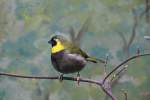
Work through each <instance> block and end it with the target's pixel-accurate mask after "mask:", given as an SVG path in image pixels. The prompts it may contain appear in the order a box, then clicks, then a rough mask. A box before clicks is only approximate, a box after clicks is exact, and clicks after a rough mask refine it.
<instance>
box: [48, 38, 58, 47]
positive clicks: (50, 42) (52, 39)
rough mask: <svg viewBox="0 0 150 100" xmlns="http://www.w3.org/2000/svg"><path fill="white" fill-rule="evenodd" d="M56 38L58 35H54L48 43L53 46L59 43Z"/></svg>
mask: <svg viewBox="0 0 150 100" xmlns="http://www.w3.org/2000/svg"><path fill="white" fill-rule="evenodd" d="M55 39H56V37H52V38H51V40H49V41H48V43H49V44H51V45H52V46H55V45H56V44H57V42H56V40H55Z"/></svg>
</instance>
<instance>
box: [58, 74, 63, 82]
mask: <svg viewBox="0 0 150 100" xmlns="http://www.w3.org/2000/svg"><path fill="white" fill-rule="evenodd" d="M63 75H64V74H60V75H59V81H60V82H62V81H63Z"/></svg>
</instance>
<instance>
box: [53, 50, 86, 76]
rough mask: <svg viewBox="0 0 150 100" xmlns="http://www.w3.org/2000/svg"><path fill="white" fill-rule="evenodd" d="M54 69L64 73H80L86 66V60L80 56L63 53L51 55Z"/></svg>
mask: <svg viewBox="0 0 150 100" xmlns="http://www.w3.org/2000/svg"><path fill="white" fill-rule="evenodd" d="M51 59H52V64H53V66H54V68H55V69H56V70H57V71H59V72H62V73H73V72H78V71H80V70H81V69H82V68H83V67H84V66H85V64H86V60H85V58H84V57H82V56H81V55H80V54H70V53H68V52H65V51H62V52H58V53H55V54H52V55H51Z"/></svg>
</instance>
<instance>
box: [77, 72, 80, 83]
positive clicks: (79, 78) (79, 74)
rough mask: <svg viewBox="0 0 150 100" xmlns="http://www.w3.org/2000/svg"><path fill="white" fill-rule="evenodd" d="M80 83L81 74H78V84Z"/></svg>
mask: <svg viewBox="0 0 150 100" xmlns="http://www.w3.org/2000/svg"><path fill="white" fill-rule="evenodd" d="M79 83H80V74H79V72H78V74H77V84H78V85H79Z"/></svg>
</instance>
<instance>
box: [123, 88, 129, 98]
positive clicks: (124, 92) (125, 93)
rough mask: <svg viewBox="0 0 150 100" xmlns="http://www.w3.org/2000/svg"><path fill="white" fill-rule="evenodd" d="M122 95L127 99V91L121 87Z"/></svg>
mask: <svg viewBox="0 0 150 100" xmlns="http://www.w3.org/2000/svg"><path fill="white" fill-rule="evenodd" d="M122 92H123V95H124V97H125V100H128V93H127V91H126V90H124V89H122Z"/></svg>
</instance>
